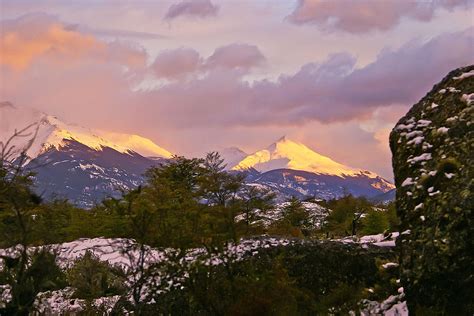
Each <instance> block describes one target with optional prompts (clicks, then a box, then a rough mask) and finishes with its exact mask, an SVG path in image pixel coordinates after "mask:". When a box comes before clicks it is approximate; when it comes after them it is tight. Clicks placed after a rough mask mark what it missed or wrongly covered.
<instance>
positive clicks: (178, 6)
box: [163, 0, 219, 20]
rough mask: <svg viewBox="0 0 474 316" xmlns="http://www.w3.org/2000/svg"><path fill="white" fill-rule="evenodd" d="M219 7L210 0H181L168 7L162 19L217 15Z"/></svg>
mask: <svg viewBox="0 0 474 316" xmlns="http://www.w3.org/2000/svg"><path fill="white" fill-rule="evenodd" d="M217 11H219V7H218V6H217V5H215V4H213V3H212V2H211V1H210V0H182V1H181V2H179V3H175V4H173V5H171V6H170V7H169V8H168V11H167V12H166V14H165V16H164V17H163V19H164V20H173V19H176V18H178V17H180V16H189V17H199V18H205V17H209V16H215V15H217Z"/></svg>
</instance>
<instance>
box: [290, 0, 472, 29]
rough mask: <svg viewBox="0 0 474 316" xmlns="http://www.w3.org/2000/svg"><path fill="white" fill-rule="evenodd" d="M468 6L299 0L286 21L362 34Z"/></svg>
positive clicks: (448, 1)
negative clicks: (440, 9) (407, 20)
mask: <svg viewBox="0 0 474 316" xmlns="http://www.w3.org/2000/svg"><path fill="white" fill-rule="evenodd" d="M469 3H470V0H433V1H414V0H384V1H378V0H353V1H328V0H299V1H298V4H297V6H296V8H295V10H294V11H293V12H292V13H291V14H290V15H289V16H288V17H287V18H288V20H289V21H291V22H293V23H295V24H315V25H318V26H320V27H322V28H323V29H325V30H329V31H333V30H341V31H344V32H349V33H365V32H369V31H373V30H382V31H384V30H388V29H391V28H393V27H395V26H396V25H398V23H399V22H400V20H401V19H402V18H403V17H406V18H409V19H413V20H417V21H429V20H431V19H432V18H433V16H434V12H435V10H437V9H439V8H443V9H447V10H452V9H454V8H456V7H464V8H467V7H468V6H469V5H470V4H469ZM471 5H472V2H471Z"/></svg>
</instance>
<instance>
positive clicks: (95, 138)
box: [0, 102, 394, 207]
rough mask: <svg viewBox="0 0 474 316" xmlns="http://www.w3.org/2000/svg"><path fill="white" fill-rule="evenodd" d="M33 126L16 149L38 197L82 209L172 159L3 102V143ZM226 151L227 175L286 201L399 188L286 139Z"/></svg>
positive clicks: (138, 140) (141, 144)
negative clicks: (256, 148) (24, 160)
mask: <svg viewBox="0 0 474 316" xmlns="http://www.w3.org/2000/svg"><path fill="white" fill-rule="evenodd" d="M26 126H30V127H29V129H28V130H27V134H28V135H27V136H25V137H17V138H15V139H14V142H13V143H12V144H13V145H14V146H15V147H16V149H17V150H16V152H17V153H20V152H21V151H22V149H24V148H28V150H27V155H28V157H29V158H30V159H29V161H28V165H27V166H28V167H31V168H33V171H34V172H35V173H36V174H35V176H34V180H35V181H34V183H35V186H36V190H37V192H38V193H39V194H40V195H41V196H42V197H43V198H46V199H50V198H52V197H58V198H67V199H69V200H70V201H72V202H74V203H76V204H77V205H80V206H82V207H90V206H92V205H93V204H94V203H98V202H100V201H101V200H102V199H103V198H104V197H108V196H118V195H119V194H120V192H121V190H128V189H132V188H135V187H137V186H138V185H140V184H142V183H143V182H144V177H143V174H144V172H145V171H146V170H147V169H148V168H150V167H151V166H153V165H156V164H159V163H160V162H163V161H164V160H165V159H167V158H170V157H171V156H172V154H171V153H170V152H169V151H167V150H166V149H164V148H162V147H160V146H158V145H157V144H155V143H153V142H152V141H151V140H149V139H146V138H144V137H141V136H138V135H129V134H121V133H113V132H107V131H99V130H92V129H88V128H85V127H80V126H77V125H74V124H67V123H64V122H63V121H61V120H59V119H58V118H56V117H54V116H50V115H47V114H45V113H42V112H39V111H35V110H32V109H28V108H22V107H15V106H13V105H12V104H11V103H9V102H3V103H0V142H1V141H3V142H5V140H6V139H8V138H9V137H10V136H11V135H13V133H14V131H15V129H16V130H20V129H22V128H24V127H26ZM32 139H34V141H33V143H32V144H31V146H29V142H30V141H31V140H32ZM219 152H220V154H221V156H222V158H223V159H224V161H225V163H226V164H227V170H231V171H232V172H245V173H246V174H247V183H248V184H249V185H256V186H262V187H266V188H269V189H271V190H272V191H274V192H275V193H277V196H278V200H279V201H281V202H283V201H285V199H286V198H288V197H291V196H296V197H299V198H305V197H308V196H313V197H316V198H320V199H330V198H336V197H340V196H342V195H344V194H347V193H350V194H353V195H356V196H361V195H363V196H367V197H369V198H372V197H376V196H380V195H381V194H383V193H386V192H388V191H390V190H392V189H393V188H394V186H393V184H391V183H390V182H389V181H387V180H385V179H383V178H382V177H380V176H378V175H376V174H375V173H373V172H370V171H365V170H361V169H356V168H351V167H348V166H345V165H343V164H340V163H338V162H335V161H334V160H332V159H330V158H328V157H325V156H323V155H321V154H318V153H316V152H314V151H313V150H311V149H310V148H308V147H307V146H305V145H303V144H301V143H298V142H295V141H292V140H289V139H287V138H285V137H284V138H281V139H280V140H278V141H277V142H275V143H274V144H272V145H270V146H269V147H268V148H266V149H263V150H260V151H257V152H256V153H253V154H251V155H248V154H246V153H245V152H244V151H242V150H241V149H239V148H236V147H230V148H226V149H223V150H220V151H219ZM38 166H39V167H38Z"/></svg>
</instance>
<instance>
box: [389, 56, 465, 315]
mask: <svg viewBox="0 0 474 316" xmlns="http://www.w3.org/2000/svg"><path fill="white" fill-rule="evenodd" d="M473 72H474V65H471V66H468V67H464V68H459V69H456V70H454V71H452V72H450V73H449V74H448V75H447V76H446V77H445V78H444V79H443V80H442V81H441V82H440V83H438V84H436V85H435V86H434V87H433V89H432V90H431V91H430V92H429V93H428V94H427V95H426V96H425V97H423V98H422V99H421V100H420V101H419V102H418V103H417V104H415V105H414V106H413V107H412V108H411V109H410V110H409V112H408V113H407V114H406V115H405V116H404V117H403V118H401V119H400V120H399V122H398V123H397V125H396V126H395V128H394V129H393V131H392V133H391V135H390V147H391V150H392V153H393V161H392V163H393V169H394V174H395V184H396V186H397V197H396V205H397V212H398V215H399V217H400V220H401V228H400V229H401V231H410V234H401V235H400V238H399V239H398V240H397V245H398V246H399V248H400V267H401V270H400V271H401V281H402V284H403V286H404V288H405V291H406V297H407V302H408V306H409V309H410V312H415V313H416V311H418V313H420V314H423V313H428V314H430V313H432V312H434V313H441V314H450V315H451V314H453V315H454V314H456V315H465V314H472V313H473V311H474V303H473V302H474V300H473V298H474V275H473V262H474V255H473V254H474V243H473V240H474V218H473V210H474V102H472V97H471V96H473V93H474V76H470V75H466V74H471V73H473Z"/></svg>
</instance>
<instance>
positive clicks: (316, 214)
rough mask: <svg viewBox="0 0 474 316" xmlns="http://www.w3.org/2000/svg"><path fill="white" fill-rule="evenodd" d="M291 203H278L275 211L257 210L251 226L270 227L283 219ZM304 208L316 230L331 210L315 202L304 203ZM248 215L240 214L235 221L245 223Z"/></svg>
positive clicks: (252, 215)
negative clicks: (285, 210)
mask: <svg viewBox="0 0 474 316" xmlns="http://www.w3.org/2000/svg"><path fill="white" fill-rule="evenodd" d="M289 205H290V202H283V203H278V204H277V205H276V207H275V208H274V209H271V210H267V211H262V210H259V209H256V210H254V211H252V213H251V218H252V219H253V221H252V222H251V223H250V224H253V225H255V224H261V225H262V226H264V227H268V226H270V225H271V224H273V223H275V222H276V221H278V220H280V219H282V218H283V215H284V214H283V213H284V209H285V207H287V206H289ZM302 205H303V207H304V208H305V209H306V211H307V212H308V217H309V224H310V225H311V226H312V227H314V228H319V227H321V225H322V224H323V223H324V220H325V219H326V217H327V216H328V215H329V213H330V210H329V209H327V208H325V207H323V206H321V205H319V204H318V203H313V202H302ZM245 219H246V215H245V214H240V215H238V216H237V217H236V218H235V220H236V221H237V222H240V221H245Z"/></svg>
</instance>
